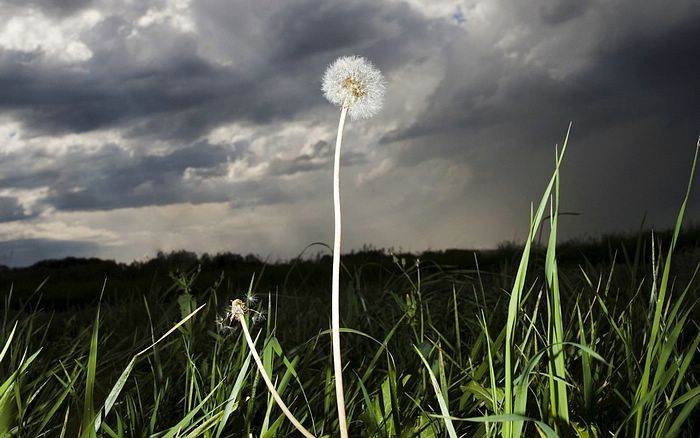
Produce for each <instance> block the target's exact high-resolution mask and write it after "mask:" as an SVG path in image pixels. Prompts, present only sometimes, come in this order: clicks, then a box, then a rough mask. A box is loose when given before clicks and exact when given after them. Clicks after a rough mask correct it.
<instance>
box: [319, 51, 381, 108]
mask: <svg viewBox="0 0 700 438" xmlns="http://www.w3.org/2000/svg"><path fill="white" fill-rule="evenodd" d="M384 88H385V84H384V76H382V73H381V72H380V71H379V70H377V69H376V68H375V67H374V65H372V63H371V62H369V61H368V60H366V59H365V58H362V57H360V56H343V57H341V58H338V59H336V60H335V62H333V63H332V64H331V65H329V66H328V69H326V72H325V74H324V75H323V85H322V86H321V89H322V90H323V95H324V96H325V97H326V99H328V101H329V102H331V103H332V104H334V105H337V106H340V107H346V108H347V109H348V113H349V114H350V118H351V119H353V120H360V119H369V118H370V117H372V116H374V115H375V114H377V113H378V112H379V110H380V109H381V108H382V103H383V102H384Z"/></svg>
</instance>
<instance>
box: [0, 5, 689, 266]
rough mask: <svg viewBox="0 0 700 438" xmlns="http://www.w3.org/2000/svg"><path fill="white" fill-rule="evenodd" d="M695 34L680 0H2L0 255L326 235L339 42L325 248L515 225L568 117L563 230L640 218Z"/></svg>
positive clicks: (676, 127) (238, 245)
mask: <svg viewBox="0 0 700 438" xmlns="http://www.w3.org/2000/svg"><path fill="white" fill-rule="evenodd" d="M698 41H700V3H698V1H697V0H671V1H669V0H646V1H644V2H640V1H638V0H589V1H578V2H570V1H566V0H530V1H527V2H523V1H520V0H440V1H437V0H430V1H427V0H402V1H400V0H382V1H378V0H351V1H349V0H344V1H335V0H333V1H329V0H290V1H273V0H255V1H253V0H248V1H242V0H148V1H136V0H3V2H2V4H1V5H0V242H1V243H0V264H6V265H25V264H28V263H32V262H34V261H36V260H39V259H43V258H56V257H64V256H67V255H75V256H98V257H103V258H112V259H117V260H121V261H131V260H135V259H144V258H147V257H150V256H153V255H154V254H155V253H156V251H158V250H163V251H170V250H176V249H181V248H183V249H188V250H192V251H197V252H209V253H216V252H220V251H232V252H238V253H255V254H258V255H260V256H262V257H271V258H273V259H274V258H277V257H290V256H294V255H296V254H297V253H298V252H299V251H301V250H302V249H303V248H304V247H305V246H306V245H307V244H309V243H312V242H317V241H321V242H326V243H330V242H331V240H332V234H333V220H332V219H333V218H332V191H331V172H332V153H333V151H332V146H333V142H334V138H335V129H336V126H337V118H338V115H339V110H338V109H337V108H335V107H333V106H332V105H331V104H329V103H328V102H327V101H325V99H324V98H323V96H322V94H321V92H320V85H321V76H322V74H323V71H324V70H325V67H326V66H327V65H328V64H329V63H330V62H332V61H333V60H334V59H335V58H337V57H339V56H343V55H351V54H356V55H361V56H365V57H367V58H369V59H370V60H372V61H373V62H374V64H375V65H376V66H377V67H378V68H379V69H381V70H382V71H383V73H384V74H385V76H386V79H387V99H386V102H385V106H384V109H383V110H382V112H381V113H380V114H379V115H378V116H376V117H374V118H372V119H369V120H365V121H357V122H354V121H351V122H349V123H348V124H347V125H346V131H345V143H344V149H343V168H342V196H343V209H344V248H345V250H350V249H353V248H359V247H361V246H362V245H363V244H372V245H374V246H376V247H385V248H390V247H393V248H396V249H399V248H401V249H403V250H414V251H419V250H425V249H441V248H451V247H469V248H485V247H494V246H496V245H497V244H498V243H500V242H504V241H511V240H517V239H522V238H523V237H524V235H525V233H526V231H527V226H528V220H529V205H530V202H532V201H537V200H538V199H539V196H540V195H541V193H542V190H543V189H544V187H545V185H546V182H547V180H548V178H549V176H550V175H551V171H552V168H553V160H554V148H555V145H556V144H561V142H562V139H563V137H564V134H565V132H566V128H567V126H568V123H569V121H573V130H572V135H571V140H570V143H569V149H568V151H567V156H566V157H565V163H564V166H563V169H562V171H563V176H562V201H561V204H562V205H561V207H562V209H563V210H564V211H567V212H575V213H578V214H579V215H577V216H565V217H563V218H562V220H561V223H560V226H561V233H562V234H563V236H564V237H574V236H579V237H580V236H597V235H599V234H601V233H607V232H615V231H627V230H632V229H635V228H636V227H638V226H639V224H640V222H641V220H642V218H643V217H644V215H645V214H646V217H647V219H646V224H647V225H648V226H654V227H656V228H664V227H667V226H670V225H671V224H672V222H673V219H674V217H675V214H676V211H677V209H678V206H679V205H680V202H681V200H682V196H683V194H684V190H685V185H686V181H687V177H688V172H689V168H690V163H691V159H692V156H693V153H694V148H695V144H696V141H697V138H698V134H700V123H699V122H700V104H699V101H698V97H699V94H698V90H700V75H699V74H698V72H699V71H700V50H698V45H697V42H698ZM698 193H700V187H697V190H696V191H695V194H694V195H693V198H692V202H691V205H690V209H689V212H688V214H689V218H690V220H691V221H692V220H694V221H696V222H697V221H698V220H700V208H699V207H700V196H698Z"/></svg>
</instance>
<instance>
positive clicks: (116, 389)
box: [85, 304, 206, 433]
mask: <svg viewBox="0 0 700 438" xmlns="http://www.w3.org/2000/svg"><path fill="white" fill-rule="evenodd" d="M205 305H206V304H202V305H201V306H199V307H197V308H196V309H195V310H193V311H192V313H190V314H189V315H187V316H186V317H185V318H183V319H181V320H180V322H178V323H177V324H175V325H174V326H173V327H172V328H171V329H170V330H168V331H167V332H165V334H164V335H163V336H161V337H160V338H158V340H157V341H155V342H154V343H152V344H151V345H149V346H148V347H147V348H144V349H143V350H141V351H139V352H138V353H136V354H135V355H134V357H132V358H131V361H129V364H128V365H127V366H126V368H125V369H124V371H123V372H122V373H121V375H120V376H119V378H118V379H117V382H116V383H115V384H114V386H113V387H112V390H111V391H110V392H109V394H108V395H107V398H106V399H105V402H104V405H102V408H101V409H100V411H99V413H98V415H93V416H91V417H89V418H90V419H91V420H92V422H93V424H94V427H93V428H91V429H92V431H93V432H92V433H95V432H96V431H98V430H99V429H100V425H101V424H102V420H103V419H104V418H105V417H106V416H107V414H108V413H109V411H110V410H111V409H112V406H114V403H115V402H116V400H117V398H118V397H119V394H120V393H121V391H122V389H123V388H124V385H125V384H126V381H127V379H128V378H129V375H130V374H131V371H132V370H133V369H134V366H135V365H136V360H137V359H138V357H139V356H141V355H143V354H144V353H146V352H147V351H149V350H150V349H151V348H153V347H155V346H156V345H157V344H159V343H160V342H161V341H162V340H163V339H165V338H167V337H168V335H170V334H171V333H172V332H174V331H175V330H177V329H178V328H179V327H180V326H181V325H183V324H184V323H186V322H187V321H189V320H190V318H192V317H193V316H194V315H195V314H196V313H197V312H199V311H200V310H202V308H203V307H204V306H205ZM98 317H99V310H98ZM95 336H96V335H95ZM93 410H94V408H93ZM85 433H87V430H85Z"/></svg>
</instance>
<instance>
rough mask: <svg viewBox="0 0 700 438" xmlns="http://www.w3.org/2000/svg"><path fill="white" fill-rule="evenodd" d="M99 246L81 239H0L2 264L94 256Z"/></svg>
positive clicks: (14, 264)
mask: <svg viewBox="0 0 700 438" xmlns="http://www.w3.org/2000/svg"><path fill="white" fill-rule="evenodd" d="M98 250H99V246H98V245H97V244H96V243H94V242H85V241H80V240H77V241H76V240H54V239H17V240H7V241H0V265H5V266H29V265H31V264H33V263H34V262H36V261H37V260H46V259H62V258H65V257H69V256H72V257H94V256H95V254H96V253H97V251H98Z"/></svg>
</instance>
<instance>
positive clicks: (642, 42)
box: [381, 3, 700, 163]
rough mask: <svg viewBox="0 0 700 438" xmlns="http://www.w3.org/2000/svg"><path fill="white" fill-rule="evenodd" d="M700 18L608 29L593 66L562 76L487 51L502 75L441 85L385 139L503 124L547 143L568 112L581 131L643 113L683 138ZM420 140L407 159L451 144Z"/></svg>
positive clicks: (694, 84)
mask: <svg viewBox="0 0 700 438" xmlns="http://www.w3.org/2000/svg"><path fill="white" fill-rule="evenodd" d="M552 4H553V3H552ZM557 7H559V6H557ZM561 7H562V8H563V7H564V6H561ZM567 8H569V9H576V8H574V7H573V6H567ZM569 9H567V10H569ZM572 13H573V12H572ZM698 20H700V14H699V13H697V11H696V13H695V15H692V16H687V17H685V19H684V20H682V22H680V23H679V24H677V25H676V26H673V27H672V28H670V29H665V30H662V31H656V30H650V31H649V32H630V33H627V34H625V35H623V36H619V35H615V36H614V37H613V35H611V36H610V38H605V37H602V38H601V39H602V40H603V41H605V42H606V43H605V44H600V45H599V47H597V49H596V50H595V51H594V53H593V55H592V59H591V61H590V62H589V65H588V67H586V68H584V69H582V70H581V71H579V72H576V73H575V74H571V75H569V76H566V77H564V78H557V77H555V76H552V75H551V74H550V73H549V72H547V71H545V70H543V69H541V68H538V67H537V66H522V68H520V69H518V70H516V71H513V70H509V69H507V68H506V65H507V61H506V60H505V59H503V58H500V57H499V56H495V55H491V56H490V57H485V58H484V62H485V63H486V64H487V65H489V64H490V66H489V67H488V68H487V71H488V70H491V71H494V72H498V75H499V80H498V81H494V80H492V79H491V77H489V76H488V75H484V76H483V78H481V79H480V80H479V81H476V82H474V83H472V84H471V85H470V86H469V87H467V88H459V87H457V88H456V89H455V87H454V86H453V85H452V84H448V85H444V86H443V85H441V86H440V87H438V89H437V91H436V92H435V94H434V96H433V98H432V99H431V103H430V104H429V105H428V106H427V108H426V110H425V112H423V113H422V114H421V115H420V116H419V117H418V118H417V119H418V121H417V122H416V123H414V124H412V125H409V126H407V127H404V128H400V129H397V130H395V131H392V132H389V133H387V134H386V135H384V136H383V138H382V140H381V142H382V143H385V144H387V143H392V142H399V141H406V140H410V139H417V138H420V137H425V136H429V135H437V134H444V133H445V132H453V136H456V135H474V136H478V135H479V133H481V132H485V131H487V130H489V129H491V128H497V127H499V126H501V127H504V129H505V131H503V132H504V133H506V132H507V134H508V135H509V136H512V137H516V138H518V140H519V141H520V142H524V143H525V144H529V145H541V146H549V145H550V144H552V139H553V138H559V137H560V136H559V135H556V136H554V135H553V134H554V133H556V132H560V131H561V130H562V127H565V126H566V124H567V123H568V121H570V120H572V121H574V123H575V125H577V126H584V127H585V128H586V129H585V131H583V132H581V131H579V135H586V134H585V132H595V131H598V130H601V129H606V128H609V127H611V126H615V125H620V124H622V123H628V122H632V121H635V120H642V119H644V118H645V117H652V118H654V119H655V120H658V121H659V122H661V123H662V124H665V125H667V126H668V127H669V128H673V129H671V130H670V131H669V134H670V135H671V136H672V135H673V130H674V129H680V131H682V133H683V137H682V138H686V137H687V136H688V135H689V134H691V136H692V134H693V133H695V131H696V130H697V120H698V119H699V118H700V106H698V105H697V100H696V98H695V94H696V93H693V90H697V89H699V88H700V79H698V78H700V76H698V74H697V72H698V71H700V57H698V56H697V50H696V49H695V48H694V47H693V45H692V44H688V42H689V41H696V40H700V26H698V25H697V23H698ZM610 32H611V34H614V31H613V30H611V31H610ZM450 79H454V78H450V77H449V75H448V76H446V78H445V79H444V80H443V81H444V82H445V83H447V82H449V80H450ZM505 127H507V128H505ZM552 127H554V130H552ZM676 133H678V131H676ZM579 138H580V137H579ZM676 138H677V137H676ZM670 140H671V139H670ZM453 144H454V143H445V144H444V145H443V147H445V148H450V147H452V145H453ZM419 148H421V146H420V145H418V146H416V148H415V149H411V148H407V149H405V150H404V151H403V154H404V155H406V156H405V157H404V158H403V159H404V160H405V162H406V163H410V162H416V159H417V158H418V159H421V158H420V156H421V155H426V154H434V155H437V156H439V155H442V154H443V153H444V152H445V151H444V150H441V149H440V147H439V146H438V147H437V148H430V149H425V148H422V151H419V150H418V149H419ZM423 158H425V157H423Z"/></svg>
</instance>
